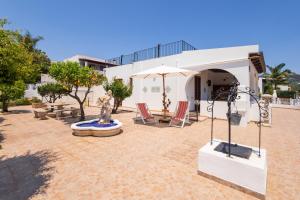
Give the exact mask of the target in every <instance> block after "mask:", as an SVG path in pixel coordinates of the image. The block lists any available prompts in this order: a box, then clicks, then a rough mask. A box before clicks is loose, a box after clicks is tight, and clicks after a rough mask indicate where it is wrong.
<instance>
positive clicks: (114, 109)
mask: <svg viewBox="0 0 300 200" xmlns="http://www.w3.org/2000/svg"><path fill="white" fill-rule="evenodd" d="M119 105H120V104H119V101H118V100H117V99H114V106H113V109H112V113H113V114H116V113H117V110H118V108H119Z"/></svg>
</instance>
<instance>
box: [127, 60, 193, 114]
mask: <svg viewBox="0 0 300 200" xmlns="http://www.w3.org/2000/svg"><path fill="white" fill-rule="evenodd" d="M195 74H198V72H196V71H191V70H186V69H182V68H176V67H169V66H165V65H162V66H159V67H154V68H151V69H148V70H145V71H142V72H139V73H136V74H133V75H132V76H131V77H132V78H144V79H145V78H153V77H162V79H163V107H164V113H165V112H166V111H167V102H166V97H167V95H166V88H165V78H166V76H171V77H174V76H190V75H195Z"/></svg>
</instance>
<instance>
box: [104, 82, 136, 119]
mask: <svg viewBox="0 0 300 200" xmlns="http://www.w3.org/2000/svg"><path fill="white" fill-rule="evenodd" d="M103 87H104V89H105V91H108V90H111V91H112V96H113V98H114V106H113V109H112V113H117V110H118V108H119V106H120V105H122V101H123V100H124V99H126V98H127V97H130V96H131V94H132V87H131V86H130V85H129V86H127V85H125V84H124V83H123V80H122V79H116V78H114V79H113V81H112V82H107V81H106V82H105V84H104V85H103Z"/></svg>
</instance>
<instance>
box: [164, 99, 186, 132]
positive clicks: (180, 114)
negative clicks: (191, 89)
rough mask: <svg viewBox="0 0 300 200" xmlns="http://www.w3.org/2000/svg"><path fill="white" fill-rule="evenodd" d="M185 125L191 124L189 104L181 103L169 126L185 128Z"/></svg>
mask: <svg viewBox="0 0 300 200" xmlns="http://www.w3.org/2000/svg"><path fill="white" fill-rule="evenodd" d="M185 123H189V102H188V101H179V102H178V104H177V106H176V109H175V112H174V116H172V117H171V121H170V124H169V126H176V127H181V128H183V127H184V124H185ZM180 124H181V125H180Z"/></svg>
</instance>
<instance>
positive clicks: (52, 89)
mask: <svg viewBox="0 0 300 200" xmlns="http://www.w3.org/2000/svg"><path fill="white" fill-rule="evenodd" d="M69 92H70V91H68V90H66V89H65V88H64V86H63V85H61V84H59V83H46V84H44V85H40V86H39V87H38V93H39V94H40V95H41V96H42V97H44V98H45V99H46V101H47V102H49V103H54V102H55V101H56V100H57V99H60V98H61V97H62V96H63V95H66V94H68V93H69Z"/></svg>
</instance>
